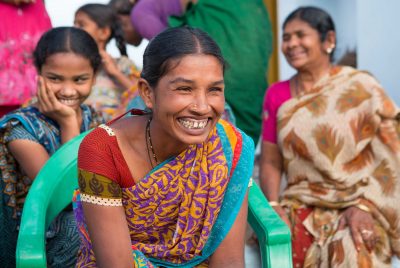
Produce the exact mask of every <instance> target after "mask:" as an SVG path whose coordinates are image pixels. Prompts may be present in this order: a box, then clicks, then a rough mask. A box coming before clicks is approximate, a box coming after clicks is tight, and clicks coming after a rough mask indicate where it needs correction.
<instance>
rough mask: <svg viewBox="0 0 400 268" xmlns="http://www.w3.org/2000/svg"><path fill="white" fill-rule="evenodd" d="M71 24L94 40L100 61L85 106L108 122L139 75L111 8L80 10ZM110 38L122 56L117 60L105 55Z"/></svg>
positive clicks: (98, 5) (87, 6) (96, 5)
mask: <svg viewBox="0 0 400 268" xmlns="http://www.w3.org/2000/svg"><path fill="white" fill-rule="evenodd" d="M74 25H75V27H78V28H81V29H83V30H85V31H86V32H88V33H89V34H90V35H91V36H92V37H93V38H94V40H95V41H96V43H97V46H98V48H99V50H100V55H101V57H102V62H103V64H102V66H101V69H100V71H99V73H98V76H97V80H96V84H95V86H94V87H93V90H92V93H91V95H90V97H89V98H88V100H87V103H88V104H91V105H92V106H94V107H95V108H97V109H99V110H100V111H102V112H103V113H104V114H105V116H106V117H107V119H111V118H112V117H113V115H114V114H115V110H116V108H117V107H118V105H119V104H120V100H121V94H122V93H123V92H124V91H125V90H128V89H130V90H131V91H132V90H133V91H134V92H136V82H137V79H138V78H139V72H138V71H137V69H136V67H135V65H134V64H133V62H132V61H130V60H129V59H128V57H127V53H126V47H125V41H124V38H123V31H122V29H121V26H120V24H119V22H118V20H117V19H116V17H115V15H114V13H113V11H112V9H111V8H110V7H108V6H106V5H102V4H87V5H84V6H82V7H80V8H79V9H78V10H77V11H76V13H75V21H74ZM112 38H114V39H115V41H116V44H117V47H118V49H119V51H120V53H121V55H122V57H120V58H117V59H113V58H112V57H111V56H110V55H109V54H108V53H107V52H106V46H107V44H108V42H109V41H110V40H111V39H112Z"/></svg>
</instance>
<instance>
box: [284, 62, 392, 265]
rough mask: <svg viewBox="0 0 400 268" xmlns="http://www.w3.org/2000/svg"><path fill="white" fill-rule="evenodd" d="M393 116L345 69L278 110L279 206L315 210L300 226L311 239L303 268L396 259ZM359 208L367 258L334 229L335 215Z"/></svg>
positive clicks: (371, 85) (377, 92)
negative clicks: (367, 222)
mask: <svg viewBox="0 0 400 268" xmlns="http://www.w3.org/2000/svg"><path fill="white" fill-rule="evenodd" d="M399 114H400V110H399V108H398V107H396V106H395V104H394V103H393V102H392V101H391V100H390V99H389V98H388V97H387V96H386V94H385V92H384V90H383V89H382V87H381V86H380V84H379V83H378V82H377V81H376V79H375V78H374V77H372V76H371V75H370V74H368V73H366V72H361V71H357V70H355V69H353V68H350V67H335V68H333V69H332V70H331V72H330V73H329V75H326V76H325V77H323V78H322V79H321V80H320V81H319V82H318V83H317V84H316V85H315V87H314V88H313V90H312V91H311V92H308V93H307V94H304V95H301V96H299V97H297V98H292V99H291V100H289V101H287V102H285V103H284V104H283V105H282V106H281V108H280V109H279V111H278V133H279V136H278V144H279V146H280V147H281V150H282V154H283V158H284V169H285V173H286V175H287V179H288V186H287V188H286V189H285V191H284V193H283V203H284V204H286V206H288V207H291V208H292V211H293V209H298V208H301V207H304V206H310V207H315V208H314V209H313V211H312V213H310V215H309V216H308V217H307V218H306V219H305V220H304V221H303V224H304V225H305V227H306V228H307V230H308V232H310V233H311V234H312V235H313V237H314V243H313V244H312V245H311V247H310V248H309V249H308V251H307V255H306V259H305V264H304V267H314V266H313V265H317V264H318V265H320V266H319V267H357V265H358V267H390V257H391V255H393V254H397V255H400V224H399V219H400V218H399V216H400V206H399V205H398V199H399V198H400V168H399V167H400V131H399V124H400V123H399V119H400V117H399ZM359 202H361V203H363V204H364V205H366V206H368V207H369V209H370V210H371V213H372V214H373V217H374V219H375V220H376V224H375V232H376V234H377V235H378V237H379V241H378V243H377V246H376V249H375V251H374V252H372V253H371V254H368V252H367V251H366V249H365V248H364V249H362V250H361V251H360V252H359V253H357V252H356V250H355V248H354V244H353V242H352V240H351V236H350V233H349V230H348V229H347V228H346V229H344V230H337V229H336V228H337V224H338V221H339V219H340V217H341V211H343V210H341V209H343V208H347V207H349V206H352V205H354V204H356V203H359ZM316 207H318V208H316Z"/></svg>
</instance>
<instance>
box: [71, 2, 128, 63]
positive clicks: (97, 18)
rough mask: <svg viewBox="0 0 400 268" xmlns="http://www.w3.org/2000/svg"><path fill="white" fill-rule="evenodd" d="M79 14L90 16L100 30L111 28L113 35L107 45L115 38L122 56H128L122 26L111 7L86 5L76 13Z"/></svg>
mask: <svg viewBox="0 0 400 268" xmlns="http://www.w3.org/2000/svg"><path fill="white" fill-rule="evenodd" d="M78 12H82V13H85V14H86V15H88V16H89V18H90V19H91V20H93V21H94V22H95V23H96V24H97V26H98V27H100V28H105V27H110V29H111V35H110V38H109V39H108V40H107V43H108V42H109V41H110V40H111V39H112V38H114V39H115V42H116V45H117V48H118V50H119V52H120V53H121V55H122V56H128V53H127V51H126V42H125V39H124V36H123V31H122V27H121V24H120V22H119V20H118V19H117V17H116V14H115V13H114V11H113V9H112V8H111V7H110V6H108V5H103V4H86V5H83V6H81V7H80V8H79V9H78V10H77V11H76V12H75V13H78Z"/></svg>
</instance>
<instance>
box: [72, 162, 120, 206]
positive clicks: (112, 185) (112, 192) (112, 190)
mask: <svg viewBox="0 0 400 268" xmlns="http://www.w3.org/2000/svg"><path fill="white" fill-rule="evenodd" d="M78 183H79V189H80V191H81V194H82V195H89V196H95V197H101V198H105V199H107V198H109V199H122V190H121V187H120V186H119V184H118V183H116V182H115V181H112V180H110V179H109V178H107V177H104V176H101V175H99V174H95V173H92V172H89V171H86V170H83V169H79V170H78Z"/></svg>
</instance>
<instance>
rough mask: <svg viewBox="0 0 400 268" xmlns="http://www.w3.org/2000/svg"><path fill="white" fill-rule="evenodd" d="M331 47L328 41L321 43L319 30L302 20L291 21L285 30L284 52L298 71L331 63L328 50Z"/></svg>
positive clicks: (283, 39)
mask: <svg viewBox="0 0 400 268" xmlns="http://www.w3.org/2000/svg"><path fill="white" fill-rule="evenodd" d="M330 46H332V44H330V43H329V42H328V41H324V42H321V40H320V35H319V33H318V31H317V30H315V29H313V28H312V27H311V26H310V25H309V24H308V23H307V22H304V21H302V20H300V19H293V20H292V21H289V22H288V23H287V24H286V26H285V28H284V31H283V37H282V52H283V54H284V55H285V57H286V60H287V61H288V63H289V64H290V65H291V66H292V67H293V68H295V69H296V70H299V69H304V68H307V67H309V66H316V65H318V64H320V63H321V62H322V61H326V60H327V61H329V55H328V54H327V53H326V50H327V48H328V47H330Z"/></svg>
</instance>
